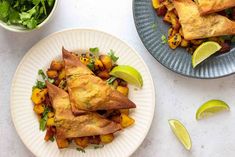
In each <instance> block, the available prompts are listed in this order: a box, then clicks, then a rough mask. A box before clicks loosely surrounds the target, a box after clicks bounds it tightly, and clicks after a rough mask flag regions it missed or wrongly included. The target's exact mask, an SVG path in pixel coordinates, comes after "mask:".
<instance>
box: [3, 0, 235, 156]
mask: <svg viewBox="0 0 235 157" xmlns="http://www.w3.org/2000/svg"><path fill="white" fill-rule="evenodd" d="M74 27H79V28H95V29H99V30H102V31H105V32H108V33H111V34H113V35H115V36H117V37H119V38H120V39H122V40H124V41H126V42H127V43H128V44H129V45H131V46H132V47H134V48H135V49H136V50H137V52H139V54H140V55H141V56H142V57H143V59H144V61H145V62H146V63H147V65H148V67H149V69H150V72H151V74H152V77H153V79H154V84H155V88H156V110H155V116H154V120H153V123H152V127H151V129H150V131H149V134H148V135H147V137H146V139H145V140H144V142H143V143H142V145H141V146H140V147H139V148H138V150H137V151H136V152H135V153H134V154H133V157H142V156H145V157H153V156H155V157H156V156H157V157H167V156H174V157H199V156H200V157H212V156H213V157H222V156H226V157H234V155H235V149H234V148H235V132H234V130H235V113H234V110H235V106H234V105H235V94H234V89H235V79H234V78H235V76H234V75H232V76H229V77H226V78H221V79H214V80H199V79H192V78H187V77H183V76H180V75H178V74H175V73H173V72H171V71H169V70H167V69H166V68H164V67H163V66H161V65H160V64H159V63H158V62H157V61H156V60H155V59H154V58H153V57H152V56H151V55H150V54H149V53H148V51H147V50H146V49H145V47H144V46H143V44H142V42H141V41H140V38H139V36H138V34H137V31H136V28H135V25H134V21H133V15H132V0H119V1H116V0H99V1H94V0H66V1H65V0H61V1H59V5H58V8H57V10H56V13H55V16H54V18H53V19H52V20H51V22H50V23H49V24H48V25H46V26H45V27H43V28H42V29H40V30H37V31H34V32H31V33H24V34H20V33H13V32H9V31H7V30H4V29H3V28H0V63H1V68H0V87H1V88H0V115H1V118H0V137H1V139H0V157H11V156H15V157H31V156H34V155H33V154H32V153H31V152H30V151H29V150H28V149H27V148H26V147H25V146H24V144H23V143H22V142H21V140H20V138H19V136H18V135H17V133H16V130H15V128H14V126H13V123H12V120H11V115H10V86H11V80H12V77H13V75H14V72H15V70H16V67H17V65H18V64H19V62H20V60H21V59H22V57H23V56H24V55H25V53H26V52H27V50H29V49H30V48H31V47H32V46H33V45H34V44H35V43H37V42H38V41H39V40H40V39H42V38H44V37H46V36H47V35H49V34H51V33H53V32H56V31H59V30H62V29H66V28H74ZM209 99H222V100H224V101H226V102H227V103H228V104H229V105H230V107H231V111H230V112H228V113H222V114H219V115H217V116H215V117H211V118H208V119H206V120H202V121H196V120H195V112H196V110H197V108H198V107H199V106H200V105H201V104H202V103H203V102H205V101H207V100H209ZM172 118H176V119H179V120H180V121H181V122H183V123H184V124H185V126H186V127H187V128H188V131H189V132H190V135H191V138H192V142H193V147H192V150H191V151H186V150H185V149H184V148H183V147H182V146H181V145H180V143H179V142H178V141H177V139H176V138H175V137H174V135H173V133H172V132H171V130H170V128H169V126H168V119H172Z"/></svg>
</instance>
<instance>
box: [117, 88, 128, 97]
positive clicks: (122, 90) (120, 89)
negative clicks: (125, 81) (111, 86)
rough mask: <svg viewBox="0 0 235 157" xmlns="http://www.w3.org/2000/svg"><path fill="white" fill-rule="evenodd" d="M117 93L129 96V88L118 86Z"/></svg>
mask: <svg viewBox="0 0 235 157" xmlns="http://www.w3.org/2000/svg"><path fill="white" fill-rule="evenodd" d="M117 91H119V92H120V93H122V94H123V95H124V96H127V95H128V92H129V88H128V87H123V86H117Z"/></svg>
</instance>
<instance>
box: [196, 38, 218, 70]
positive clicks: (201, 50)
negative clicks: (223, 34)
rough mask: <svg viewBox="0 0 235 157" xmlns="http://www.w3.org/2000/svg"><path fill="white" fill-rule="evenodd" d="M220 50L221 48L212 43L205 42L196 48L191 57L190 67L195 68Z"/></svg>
mask: <svg viewBox="0 0 235 157" xmlns="http://www.w3.org/2000/svg"><path fill="white" fill-rule="evenodd" d="M220 49H221V46H220V45H219V44H218V43H217V42H214V41H207V42H204V43H202V44H201V45H200V46H198V48H197V49H196V50H195V51H194V53H193V56H192V65H193V68H195V67H196V66H197V65H198V64H200V63H201V62H202V61H204V60H205V59H207V58H208V57H210V56H211V55H213V54H214V53H216V52H217V51H219V50H220Z"/></svg>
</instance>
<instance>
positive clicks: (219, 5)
mask: <svg viewBox="0 0 235 157" xmlns="http://www.w3.org/2000/svg"><path fill="white" fill-rule="evenodd" d="M197 3H198V7H199V10H200V14H201V15H206V14H210V13H215V12H218V11H221V10H225V9H227V8H232V7H234V6H235V0H197Z"/></svg>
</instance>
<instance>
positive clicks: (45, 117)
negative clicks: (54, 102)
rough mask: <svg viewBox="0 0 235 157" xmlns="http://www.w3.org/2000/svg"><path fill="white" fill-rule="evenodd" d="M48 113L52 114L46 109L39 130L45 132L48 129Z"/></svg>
mask: <svg viewBox="0 0 235 157" xmlns="http://www.w3.org/2000/svg"><path fill="white" fill-rule="evenodd" d="M48 112H50V110H49V108H48V107H46V108H45V109H44V111H43V113H42V118H41V119H40V126H39V129H40V130H42V131H44V130H45V129H46V124H47V119H48V116H47V114H48Z"/></svg>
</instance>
